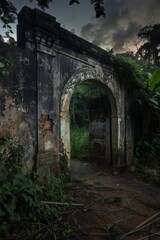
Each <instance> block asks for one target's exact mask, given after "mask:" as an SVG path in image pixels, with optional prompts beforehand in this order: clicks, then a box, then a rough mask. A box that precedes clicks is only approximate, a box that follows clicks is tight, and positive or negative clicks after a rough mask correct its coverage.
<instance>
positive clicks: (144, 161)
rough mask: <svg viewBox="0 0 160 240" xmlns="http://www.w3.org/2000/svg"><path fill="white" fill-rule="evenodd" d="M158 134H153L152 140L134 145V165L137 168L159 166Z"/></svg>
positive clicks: (159, 137) (159, 147) (159, 145)
mask: <svg viewBox="0 0 160 240" xmlns="http://www.w3.org/2000/svg"><path fill="white" fill-rule="evenodd" d="M159 153H160V134H159V133H157V134H154V135H153V138H151V139H146V140H141V141H139V142H137V143H136V144H135V163H136V165H137V166H140V165H141V166H142V165H143V166H150V167H153V166H154V165H155V166H156V165H157V164H158V165H159V166H160V162H159V161H160V159H159Z"/></svg>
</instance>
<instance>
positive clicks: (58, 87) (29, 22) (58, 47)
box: [0, 7, 133, 174]
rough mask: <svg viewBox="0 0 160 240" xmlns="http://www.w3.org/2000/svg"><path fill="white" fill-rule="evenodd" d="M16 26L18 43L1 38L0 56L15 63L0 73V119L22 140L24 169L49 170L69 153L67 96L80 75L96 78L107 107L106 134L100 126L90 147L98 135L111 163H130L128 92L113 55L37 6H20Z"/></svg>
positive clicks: (78, 82)
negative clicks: (5, 75) (0, 75)
mask: <svg viewBox="0 0 160 240" xmlns="http://www.w3.org/2000/svg"><path fill="white" fill-rule="evenodd" d="M17 29H18V32H17V45H18V47H15V46H11V45H7V44H5V43H0V45H1V47H0V53H1V54H2V56H4V57H7V58H8V59H9V61H11V62H13V63H14V65H15V64H16V65H17V67H16V68H14V69H13V70H12V72H11V75H10V77H9V81H6V80H5V79H4V80H3V79H1V86H0V90H1V91H0V95H1V98H2V99H3V101H2V103H3V104H1V112H2V113H3V114H2V115H1V118H0V119H1V126H3V127H2V128H1V129H2V130H3V131H2V130H1V131H2V132H4V133H5V132H8V131H10V134H11V135H12V136H14V137H15V138H17V139H19V140H20V142H21V144H22V145H24V146H25V157H24V163H25V165H27V166H28V170H29V171H31V170H32V169H33V167H35V168H36V169H37V170H38V172H39V173H40V174H43V173H44V172H45V171H46V170H47V169H48V168H50V169H51V170H53V171H54V170H55V169H57V166H58V164H59V156H60V154H62V153H64V151H65V152H66V153H67V155H68V158H69V159H70V126H69V107H70V100H71V97H72V94H73V93H74V91H75V88H76V87H77V86H78V85H79V84H80V83H82V82H85V81H90V82H96V83H97V84H99V85H100V86H101V88H103V89H104V90H105V92H106V96H107V99H108V100H107V101H108V103H109V107H110V115H109V118H110V119H109V121H108V122H109V124H110V130H108V129H109V127H108V125H107V121H106V123H105V124H106V125H105V124H103V127H104V128H103V130H104V132H103V135H105V137H106V138H105V137H104V138H103V141H102V140H101V139H102V138H101V136H100V135H101V132H99V133H98V134H99V136H98V137H99V138H98V140H97V139H93V142H92V143H93V144H92V147H93V148H96V146H99V145H98V144H97V142H96V141H99V143H100V144H101V143H102V145H103V146H104V148H105V149H106V150H105V157H106V159H108V160H107V161H108V162H110V163H111V161H112V163H113V166H114V167H120V166H124V165H129V164H130V163H131V161H132V152H133V151H132V150H133V137H132V135H133V134H132V128H131V118H130V111H129V97H128V95H127V93H126V92H125V90H124V89H123V87H122V86H121V85H120V83H119V81H118V80H117V79H116V75H115V64H114V57H113V56H112V55H111V54H109V53H108V52H106V51H105V50H103V49H101V48H99V47H97V46H95V45H93V44H91V43H89V42H87V41H85V40H84V39H82V38H80V37H78V36H76V35H74V34H73V33H71V32H69V31H67V30H65V29H63V28H62V27H61V26H60V24H59V23H58V22H56V19H55V18H54V17H53V16H50V15H48V14H46V13H44V12H42V11H40V10H38V9H30V8H28V7H24V8H23V9H22V10H21V11H20V13H19V15H18V27H17ZM4 94H7V95H6V96H5V97H4ZM101 103H102V105H103V101H101ZM92 125H93V124H92ZM107 134H108V135H107ZM104 139H107V140H104ZM105 141H106V142H105ZM94 143H95V144H94ZM95 151H96V150H95ZM2 171H3V172H4V170H3V169H2ZM42 172H43V173H42Z"/></svg>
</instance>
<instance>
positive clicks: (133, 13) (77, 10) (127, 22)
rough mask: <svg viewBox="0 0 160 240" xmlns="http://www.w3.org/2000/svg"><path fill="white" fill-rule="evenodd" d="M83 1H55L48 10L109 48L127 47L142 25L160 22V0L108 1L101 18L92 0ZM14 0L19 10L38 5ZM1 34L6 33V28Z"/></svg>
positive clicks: (88, 38)
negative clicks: (97, 17) (70, 4)
mask: <svg viewBox="0 0 160 240" xmlns="http://www.w3.org/2000/svg"><path fill="white" fill-rule="evenodd" d="M79 1H80V4H79V5H78V4H74V5H72V6H69V4H68V2H69V1H68V0H53V3H50V4H49V9H46V12H47V13H49V14H51V15H53V16H55V17H56V19H57V21H58V22H60V23H61V26H62V27H64V28H66V29H67V30H69V31H72V32H73V33H75V34H76V35H78V36H80V37H82V38H84V39H86V40H88V41H90V42H93V43H94V44H96V45H98V46H100V47H102V48H104V49H106V50H109V49H111V48H113V49H114V51H123V50H126V49H127V46H129V45H132V43H134V42H135V39H136V35H137V33H138V32H139V30H140V29H141V28H142V27H144V26H146V25H152V24H156V23H160V0H104V2H105V13H106V17H105V18H103V17H101V18H99V19H96V17H95V12H94V8H93V5H91V4H90V0H79ZM11 2H12V3H13V4H15V6H16V7H17V10H18V12H19V11H20V9H21V8H22V7H23V6H25V5H26V6H29V7H31V8H35V7H37V8H38V6H37V5H36V4H35V1H33V2H32V3H31V2H30V1H29V0H23V1H20V0H11ZM15 25H16V24H15ZM15 25H14V27H13V30H14V32H16V27H15ZM0 34H3V32H2V29H1V32H0Z"/></svg>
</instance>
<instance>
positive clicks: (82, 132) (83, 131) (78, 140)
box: [71, 126, 89, 160]
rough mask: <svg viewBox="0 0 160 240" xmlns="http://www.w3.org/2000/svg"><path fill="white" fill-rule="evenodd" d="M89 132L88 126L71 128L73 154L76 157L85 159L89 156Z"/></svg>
mask: <svg viewBox="0 0 160 240" xmlns="http://www.w3.org/2000/svg"><path fill="white" fill-rule="evenodd" d="M88 144H89V132H88V130H87V128H86V127H83V128H79V127H77V126H74V127H72V129H71V155H72V157H73V158H76V159H80V160H82V159H85V158H87V157H88V148H89V146H88Z"/></svg>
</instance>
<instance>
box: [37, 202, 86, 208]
mask: <svg viewBox="0 0 160 240" xmlns="http://www.w3.org/2000/svg"><path fill="white" fill-rule="evenodd" d="M41 203H44V204H51V205H60V206H69V207H84V204H80V203H66V202H52V201H41Z"/></svg>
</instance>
